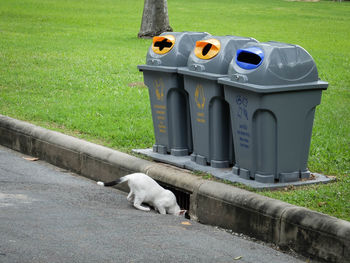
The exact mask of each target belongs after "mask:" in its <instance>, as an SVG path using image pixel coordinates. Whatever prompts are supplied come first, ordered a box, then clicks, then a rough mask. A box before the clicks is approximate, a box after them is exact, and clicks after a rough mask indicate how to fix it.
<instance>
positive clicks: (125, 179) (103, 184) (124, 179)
mask: <svg viewBox="0 0 350 263" xmlns="http://www.w3.org/2000/svg"><path fill="white" fill-rule="evenodd" d="M125 181H127V178H125V176H123V177H121V178H119V179H117V180H115V181H111V182H107V183H104V182H101V181H98V182H97V184H98V185H102V186H113V185H117V184H120V183H122V182H125Z"/></svg>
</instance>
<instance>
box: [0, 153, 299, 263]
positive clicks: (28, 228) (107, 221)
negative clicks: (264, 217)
mask: <svg viewBox="0 0 350 263" xmlns="http://www.w3.org/2000/svg"><path fill="white" fill-rule="evenodd" d="M23 157H25V156H23V155H21V154H18V153H15V152H13V151H11V150H9V149H6V148H4V147H0V262H2V263H14V262H21V263H27V262H28V263H29V262H33V263H34V262H35V263H37V262H51V263H54V262H84V263H89V262H123V263H124V262H247V263H248V262H251V263H253V262H254V263H256V262H260V263H264V262H266V263H280V262H284V263H298V262H305V261H302V260H301V259H297V258H295V257H293V256H291V255H287V254H284V253H282V252H280V251H276V250H274V249H272V248H271V247H268V246H264V245H262V244H258V243H255V242H252V241H249V240H245V239H243V238H240V237H237V236H234V235H231V234H229V233H227V232H225V231H223V230H219V229H217V228H214V227H211V226H206V225H202V224H199V223H197V222H194V221H190V220H187V219H184V218H181V217H175V216H171V215H165V216H164V215H160V214H157V213H155V212H154V211H152V212H149V213H147V212H142V211H139V210H136V209H134V208H133V207H132V206H131V205H130V204H129V203H128V202H127V200H126V194H125V193H123V192H121V191H119V190H117V189H113V188H104V187H100V186H98V185H96V183H95V182H94V181H92V180H89V179H86V178H84V177H80V176H77V175H76V174H73V173H70V172H67V171H66V170H63V169H60V168H57V167H54V166H52V165H49V164H47V163H45V162H43V161H31V160H30V158H29V159H28V160H26V159H24V158H23Z"/></svg>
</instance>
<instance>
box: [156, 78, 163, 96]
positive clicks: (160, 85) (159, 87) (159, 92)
mask: <svg viewBox="0 0 350 263" xmlns="http://www.w3.org/2000/svg"><path fill="white" fill-rule="evenodd" d="M154 88H155V91H156V97H157V100H163V97H164V83H163V80H162V79H159V80H154Z"/></svg>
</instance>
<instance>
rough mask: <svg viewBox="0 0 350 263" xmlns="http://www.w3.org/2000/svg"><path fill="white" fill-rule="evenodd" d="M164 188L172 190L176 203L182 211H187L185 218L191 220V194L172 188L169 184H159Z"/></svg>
mask: <svg viewBox="0 0 350 263" xmlns="http://www.w3.org/2000/svg"><path fill="white" fill-rule="evenodd" d="M158 183H159V184H160V185H161V186H162V187H164V188H165V189H167V190H170V191H172V192H173V193H174V195H175V196H176V201H177V203H178V205H179V206H180V208H181V209H185V210H187V212H186V214H185V218H187V219H190V215H189V214H188V211H189V210H190V194H189V193H188V192H186V191H184V190H182V189H179V188H176V187H174V186H170V185H168V184H164V183H162V182H158Z"/></svg>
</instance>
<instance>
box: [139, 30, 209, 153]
mask: <svg viewBox="0 0 350 263" xmlns="http://www.w3.org/2000/svg"><path fill="white" fill-rule="evenodd" d="M207 35H209V34H208V33H204V32H169V33H163V34H161V35H160V36H156V37H154V38H153V41H152V44H151V46H150V48H149V50H148V53H147V58H146V65H139V66H138V69H139V70H140V71H142V72H143V77H144V83H145V85H146V86H147V87H148V90H149V97H150V102H151V108H152V119H153V127H154V134H155V141H156V142H155V144H154V145H153V151H154V152H157V153H160V154H168V153H170V154H172V155H174V156H184V155H188V154H190V153H191V152H192V148H193V147H192V131H191V123H190V113H189V106H188V94H187V93H186V91H185V89H184V85H183V78H182V76H181V75H179V74H178V73H177V70H178V67H182V66H185V65H186V63H187V59H188V56H189V54H190V52H191V51H192V49H193V47H194V46H195V43H196V41H197V40H199V39H202V38H204V37H205V36H207Z"/></svg>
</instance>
